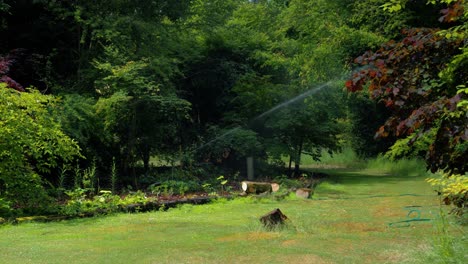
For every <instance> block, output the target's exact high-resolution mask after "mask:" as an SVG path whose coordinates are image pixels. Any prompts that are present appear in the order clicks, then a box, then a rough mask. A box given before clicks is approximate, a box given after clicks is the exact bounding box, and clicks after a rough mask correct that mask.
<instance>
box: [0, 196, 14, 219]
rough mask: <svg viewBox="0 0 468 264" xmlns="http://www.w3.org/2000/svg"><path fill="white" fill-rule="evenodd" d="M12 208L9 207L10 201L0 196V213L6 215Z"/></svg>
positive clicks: (10, 212) (8, 214)
mask: <svg viewBox="0 0 468 264" xmlns="http://www.w3.org/2000/svg"><path fill="white" fill-rule="evenodd" d="M12 212H13V209H12V208H11V205H10V202H8V201H7V200H5V199H3V198H1V197H0V215H1V216H3V217H8V216H10V215H11V214H12Z"/></svg>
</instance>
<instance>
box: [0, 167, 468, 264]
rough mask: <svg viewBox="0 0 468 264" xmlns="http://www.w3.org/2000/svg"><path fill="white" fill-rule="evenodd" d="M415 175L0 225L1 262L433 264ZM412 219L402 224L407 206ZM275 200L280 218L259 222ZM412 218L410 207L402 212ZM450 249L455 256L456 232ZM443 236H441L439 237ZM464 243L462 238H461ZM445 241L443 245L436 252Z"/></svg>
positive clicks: (435, 247) (462, 247)
mask: <svg viewBox="0 0 468 264" xmlns="http://www.w3.org/2000/svg"><path fill="white" fill-rule="evenodd" d="M434 194H435V193H434V192H433V191H432V190H431V188H430V187H429V185H428V184H427V183H425V182H424V178H423V177H406V178H405V177H393V176H389V175H369V174H364V173H359V172H346V171H342V172H339V171H335V172H334V174H333V177H332V178H331V179H330V180H329V182H326V183H323V184H322V185H321V186H319V187H318V188H317V190H316V193H315V198H314V199H311V200H295V199H287V200H284V201H274V200H271V199H262V200H257V199H248V198H245V199H236V200H232V201H220V202H217V203H213V204H209V205H203V206H191V205H185V206H182V207H180V208H178V209H172V210H169V211H168V212H151V213H142V214H119V215H114V216H108V217H101V218H91V219H77V220H71V221H63V222H57V223H25V224H20V225H17V226H3V227H0V237H1V239H0V256H1V259H0V262H1V263H434V262H436V261H440V262H442V258H441V256H440V254H442V253H444V252H449V253H450V250H451V249H450V248H449V249H446V247H441V246H442V245H443V243H441V242H438V241H437V239H436V238H437V237H441V236H440V233H441V229H442V228H441V220H440V219H439V211H440V207H439V201H438V198H437V197H436V196H435V195H434ZM407 206H420V207H413V208H417V209H418V210H419V211H420V212H421V216H420V217H421V218H427V219H432V220H431V221H419V222H417V221H414V222H408V223H406V224H409V225H405V223H403V224H398V225H394V226H393V227H391V226H389V224H390V223H392V222H397V221H402V220H406V219H407V218H406V217H407V214H408V212H409V211H408V210H409V208H406V207H407ZM275 208H280V209H281V210H282V211H283V212H284V213H285V214H286V215H287V216H288V217H289V219H290V220H289V223H288V225H287V226H286V227H285V228H283V229H281V230H276V231H271V232H268V231H266V230H264V229H263V228H262V227H261V226H260V224H259V222H258V217H259V216H261V215H262V214H264V213H267V212H268V211H270V210H272V209H275ZM411 217H414V214H413V215H411ZM449 227H450V231H449V235H444V236H442V237H444V238H447V239H449V238H454V239H455V241H457V243H456V246H458V249H455V251H454V252H452V255H456V256H457V257H458V260H457V259H452V260H453V261H454V262H453V263H457V261H458V262H459V263H463V257H467V256H463V254H465V253H464V251H466V249H467V247H466V246H467V245H466V238H465V240H464V241H465V242H462V236H463V233H462V232H466V228H462V227H459V226H458V227H457V226H456V225H449ZM447 241H449V242H450V241H451V240H447ZM463 243H465V244H463ZM444 249H445V250H444Z"/></svg>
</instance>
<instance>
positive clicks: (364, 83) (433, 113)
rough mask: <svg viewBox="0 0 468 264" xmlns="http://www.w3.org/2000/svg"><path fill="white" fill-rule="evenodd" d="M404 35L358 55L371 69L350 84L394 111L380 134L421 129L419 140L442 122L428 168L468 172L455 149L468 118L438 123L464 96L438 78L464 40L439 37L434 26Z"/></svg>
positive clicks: (403, 133) (348, 84) (405, 133)
mask: <svg viewBox="0 0 468 264" xmlns="http://www.w3.org/2000/svg"><path fill="white" fill-rule="evenodd" d="M403 33H404V35H405V38H403V39H402V40H401V41H400V42H395V41H390V42H387V43H385V44H384V45H382V46H381V48H380V49H379V50H377V51H375V52H371V51H368V52H366V53H364V54H363V55H362V56H360V57H358V58H356V59H355V61H354V62H355V63H356V64H357V65H359V66H364V65H366V67H367V68H365V69H363V70H360V71H359V72H356V73H354V74H353V76H352V79H350V80H348V81H347V82H346V88H347V89H348V90H349V91H351V92H355V91H360V90H363V89H367V90H368V92H369V93H370V96H371V97H372V98H373V99H375V100H377V101H380V102H383V103H384V104H385V105H386V106H387V107H388V108H389V109H391V110H392V112H393V115H392V117H391V118H390V119H388V120H387V122H386V123H385V124H384V125H383V126H382V127H381V128H380V129H379V130H378V131H377V133H376V137H386V136H388V135H395V136H397V137H405V136H408V135H410V134H413V133H415V132H416V131H418V134H417V137H416V138H419V137H422V136H424V135H425V133H427V132H428V131H429V130H430V129H432V128H433V127H435V126H436V125H438V123H437V122H442V124H440V129H439V131H438V132H437V138H436V141H435V142H434V143H433V144H432V145H431V148H430V149H429V150H428V151H427V156H426V159H427V161H428V164H429V167H430V168H431V170H432V171H435V170H437V169H444V170H455V171H466V169H467V167H466V165H465V164H464V163H465V162H464V157H463V155H459V153H456V150H455V149H456V148H457V144H459V143H460V142H462V141H463V140H466V135H467V134H468V131H467V129H468V128H467V125H466V119H464V118H463V117H462V118H461V119H460V118H459V119H443V121H440V118H441V117H442V115H443V113H444V111H445V112H447V111H453V110H455V109H456V105H457V103H458V102H460V100H461V99H462V97H461V96H460V95H457V94H456V88H455V87H452V86H450V85H449V84H445V83H442V82H440V81H439V77H438V74H439V73H440V72H441V70H443V69H444V67H445V66H446V65H447V63H448V62H450V61H451V59H452V58H453V56H454V55H456V54H459V53H460V49H459V48H460V46H461V45H462V43H461V41H459V40H451V39H447V38H444V37H442V36H440V35H438V34H437V30H435V29H424V28H416V29H410V30H406V31H405V32H403ZM465 71H466V70H465ZM466 74H467V73H466V72H464V73H461V75H460V76H466ZM464 78H467V77H464ZM462 154H463V153H462Z"/></svg>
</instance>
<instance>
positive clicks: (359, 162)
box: [302, 147, 429, 176]
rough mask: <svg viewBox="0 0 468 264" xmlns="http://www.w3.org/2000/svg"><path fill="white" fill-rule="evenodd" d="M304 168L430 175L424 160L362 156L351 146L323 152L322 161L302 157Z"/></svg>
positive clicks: (397, 174) (401, 174)
mask: <svg viewBox="0 0 468 264" xmlns="http://www.w3.org/2000/svg"><path fill="white" fill-rule="evenodd" d="M302 167H303V168H315V169H326V168H346V169H360V170H364V171H366V172H369V173H375V174H390V175H393V176H428V175H429V173H428V172H427V170H426V166H425V164H424V161H423V160H421V159H417V158H404V159H400V160H390V159H388V158H386V157H384V156H383V155H379V156H377V157H374V158H369V159H363V158H360V157H359V155H357V154H356V152H354V151H353V149H351V148H349V147H348V148H343V150H342V151H341V152H339V153H333V154H329V153H328V152H327V151H325V150H324V151H323V152H322V157H321V158H320V161H315V160H313V159H312V157H310V156H308V155H303V157H302Z"/></svg>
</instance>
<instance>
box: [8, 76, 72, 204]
mask: <svg viewBox="0 0 468 264" xmlns="http://www.w3.org/2000/svg"><path fill="white" fill-rule="evenodd" d="M55 102H56V99H55V98H54V97H52V96H46V95H42V94H40V93H39V92H37V91H30V92H27V93H19V92H17V91H15V90H13V89H7V88H6V87H5V85H4V84H3V83H0V124H1V126H0V127H1V133H0V159H1V160H2V162H1V163H0V195H1V197H3V198H5V199H7V200H9V201H12V202H13V203H15V204H18V205H19V206H21V207H24V208H39V207H41V206H43V205H45V204H44V203H46V202H47V194H46V193H45V189H44V186H43V184H44V181H43V180H44V178H43V177H41V176H40V174H42V175H44V174H46V173H49V172H51V170H52V169H54V168H57V167H59V166H60V165H61V164H62V163H69V162H72V161H73V160H74V159H75V158H77V157H79V156H80V152H79V147H78V145H77V144H76V142H75V141H73V140H72V139H70V138H69V137H68V136H66V135H65V134H64V133H63V131H62V130H61V127H60V124H59V123H58V122H56V121H55V119H54V117H53V115H52V113H51V110H52V109H53V107H54V105H55Z"/></svg>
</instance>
